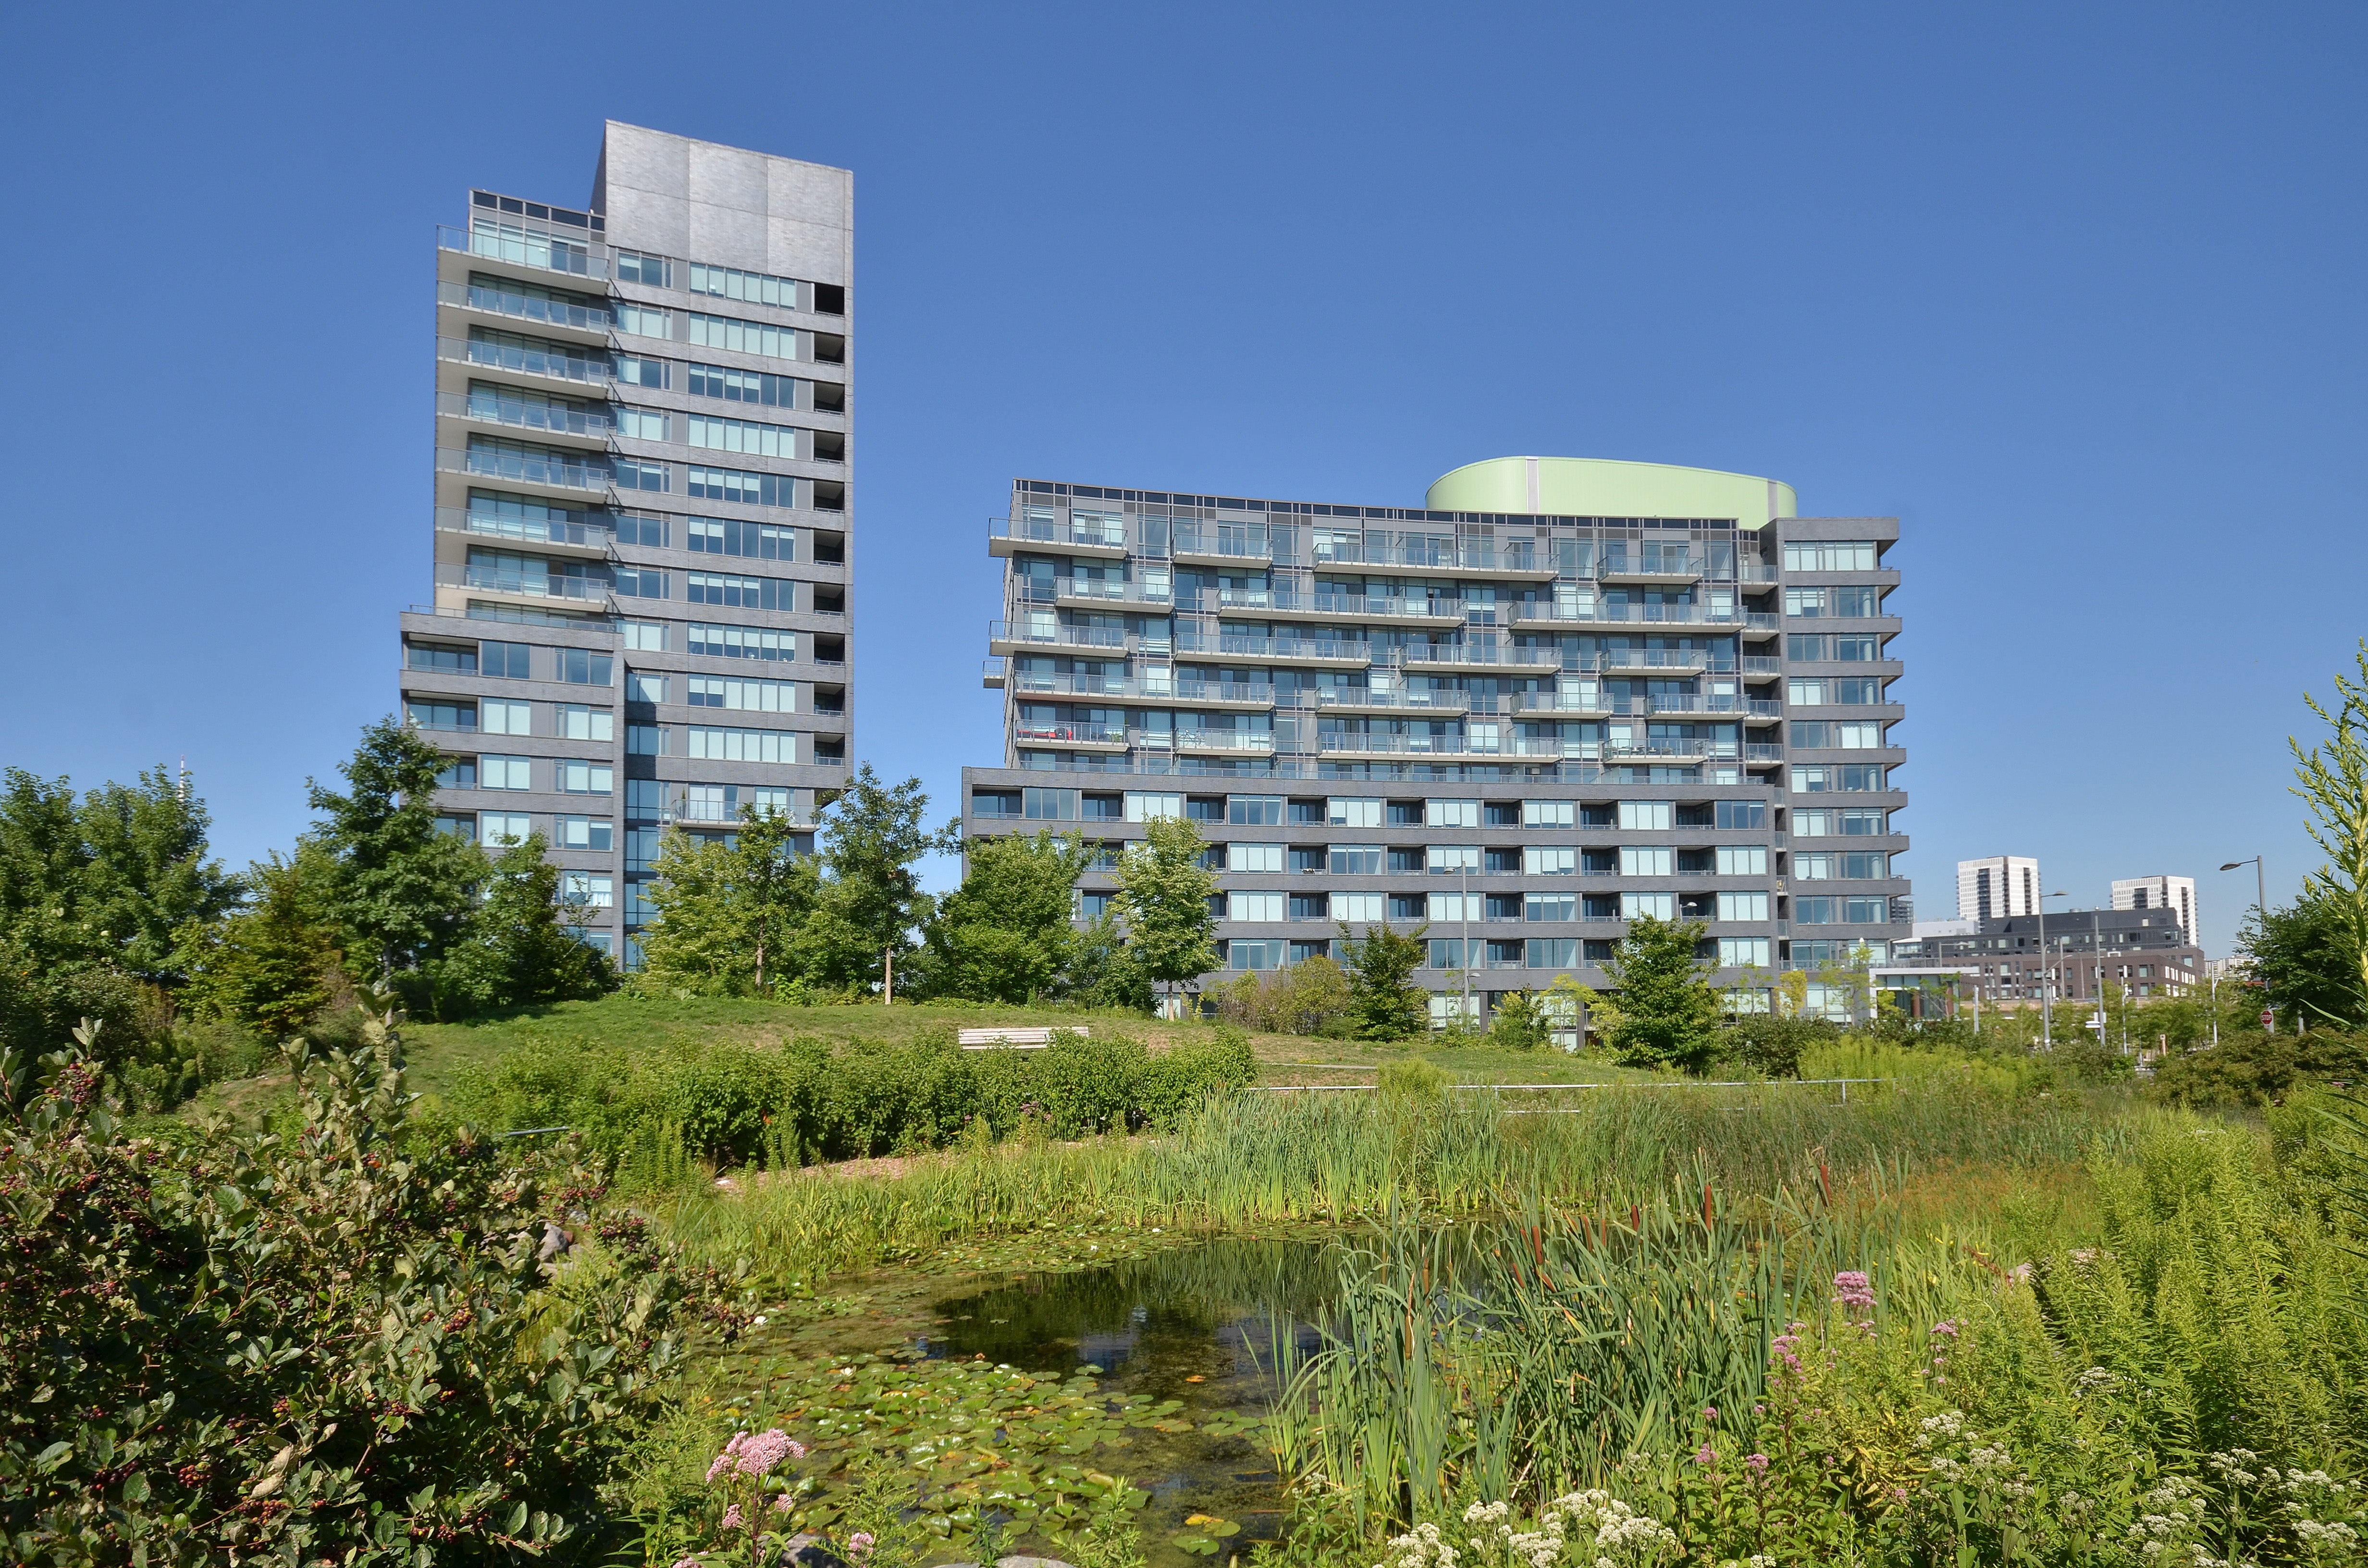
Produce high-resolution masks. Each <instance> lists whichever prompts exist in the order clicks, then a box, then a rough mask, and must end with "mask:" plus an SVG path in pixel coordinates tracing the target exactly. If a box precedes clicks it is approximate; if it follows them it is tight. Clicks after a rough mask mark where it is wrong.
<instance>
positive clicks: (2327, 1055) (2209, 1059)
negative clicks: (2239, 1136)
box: [2154, 1029, 2368, 1106]
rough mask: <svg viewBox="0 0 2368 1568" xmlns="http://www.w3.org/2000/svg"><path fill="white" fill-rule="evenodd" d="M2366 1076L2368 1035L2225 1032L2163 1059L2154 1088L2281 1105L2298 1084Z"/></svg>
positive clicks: (2183, 1100) (2163, 1093)
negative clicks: (2214, 1039)
mask: <svg viewBox="0 0 2368 1568" xmlns="http://www.w3.org/2000/svg"><path fill="white" fill-rule="evenodd" d="M2362 1081H2368V1037H2363V1036H2361V1035H2356V1034H2346V1033H2342V1032H2340V1031H2338V1030H2335V1029H2313V1030H2311V1031H2310V1033H2308V1034H2305V1035H2294V1034H2274V1035H2273V1034H2261V1033H2258V1032H2256V1033H2248V1034H2237V1035H2228V1036H2225V1037H2223V1039H2222V1040H2221V1042H2220V1043H2219V1044H2218V1045H2216V1046H2204V1047H2202V1048H2201V1049H2198V1050H2195V1051H2188V1052H2186V1053H2185V1054H2184V1055H2180V1056H2174V1057H2171V1058H2170V1059H2169V1060H2168V1061H2166V1062H2163V1063H2162V1065H2161V1066H2160V1067H2159V1068H2157V1070H2156V1072H2155V1081H2154V1088H2155V1093H2156V1094H2157V1096H2160V1097H2162V1098H2164V1099H2166V1100H2169V1101H2170V1102H2172V1103H2173V1104H2175V1105H2191V1106H2237V1105H2251V1106H2262V1105H2277V1104H2281V1103H2283V1101H2284V1100H2285V1099H2286V1098H2287V1096H2290V1095H2292V1094H2294V1092H2295V1091H2296V1090H2297V1089H2305V1088H2312V1087H2327V1086H2329V1085H2346V1086H2350V1085H2359V1084H2360V1083H2362Z"/></svg>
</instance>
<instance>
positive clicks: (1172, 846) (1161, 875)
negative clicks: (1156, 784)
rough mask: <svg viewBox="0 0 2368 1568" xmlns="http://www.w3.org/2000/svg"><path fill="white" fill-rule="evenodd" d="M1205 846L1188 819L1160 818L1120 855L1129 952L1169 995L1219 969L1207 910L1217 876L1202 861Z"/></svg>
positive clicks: (1212, 917) (1121, 897)
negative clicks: (1176, 989)
mask: <svg viewBox="0 0 2368 1568" xmlns="http://www.w3.org/2000/svg"><path fill="white" fill-rule="evenodd" d="M1204 847H1206V846H1204V845H1203V844H1202V843H1201V830H1200V829H1199V828H1197V827H1194V826H1193V825H1192V824H1190V822H1188V821H1186V820H1185V819H1184V818H1182V817H1159V818H1156V819H1155V820H1153V821H1152V822H1150V823H1147V824H1144V836H1143V838H1142V839H1141V840H1139V841H1138V842H1136V843H1134V844H1133V845H1130V846H1128V847H1127V851H1126V853H1125V854H1123V855H1121V856H1120V857H1119V861H1118V897H1117V899H1116V901H1115V902H1116V903H1117V904H1118V907H1119V908H1120V910H1121V912H1123V914H1124V915H1125V919H1126V944H1127V950H1128V952H1129V953H1130V954H1131V955H1132V956H1133V960H1134V961H1135V963H1136V965H1137V966H1138V967H1140V968H1141V969H1142V971H1143V972H1144V974H1145V975H1147V976H1149V977H1150V978H1151V979H1152V980H1154V981H1156V982H1157V983H1160V984H1163V985H1166V986H1167V987H1168V988H1169V994H1171V995H1172V994H1174V988H1175V987H1176V986H1178V985H1179V984H1182V983H1185V982H1187V981H1197V980H1198V979H1200V978H1201V976H1202V975H1204V974H1206V973H1208V972H1209V971H1211V970H1212V969H1214V968H1216V967H1217V944H1216V939H1215V932H1216V928H1217V917H1216V916H1215V915H1213V914H1212V913H1211V912H1210V909H1209V901H1210V900H1211V899H1212V898H1214V897H1216V896H1217V879H1216V878H1215V877H1214V876H1212V875H1211V874H1210V873H1209V871H1208V870H1207V869H1204V868H1203V867H1202V866H1201V850H1202V849H1203V848H1204Z"/></svg>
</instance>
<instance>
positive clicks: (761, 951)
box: [757, 941, 765, 996]
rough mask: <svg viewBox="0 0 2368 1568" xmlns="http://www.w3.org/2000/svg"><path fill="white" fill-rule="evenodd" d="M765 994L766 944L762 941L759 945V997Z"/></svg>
mask: <svg viewBox="0 0 2368 1568" xmlns="http://www.w3.org/2000/svg"><path fill="white" fill-rule="evenodd" d="M763 994H765V944H764V943H763V942H762V941H759V942H758V943H757V995H759V996H762V995H763Z"/></svg>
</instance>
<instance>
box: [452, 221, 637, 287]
mask: <svg viewBox="0 0 2368 1568" xmlns="http://www.w3.org/2000/svg"><path fill="white" fill-rule="evenodd" d="M436 247H437V248H438V250H450V251H459V252H461V254H462V255H464V256H476V257H478V258H480V259H482V260H484V261H497V262H504V263H507V265H509V266H511V267H532V268H534V269H535V270H536V271H539V272H557V273H563V274H564V275H566V276H568V277H570V278H601V279H604V280H605V279H606V278H608V277H609V247H608V246H607V245H604V244H598V243H597V242H592V241H588V240H580V239H575V238H573V237H571V236H569V235H565V234H552V233H540V232H538V231H535V230H531V229H529V228H527V227H526V226H525V225H524V224H523V223H518V222H495V220H492V219H489V218H481V219H479V220H478V221H477V222H476V224H475V226H474V228H473V229H456V228H454V227H452V226H451V225H450V224H449V223H438V224H437V225H436Z"/></svg>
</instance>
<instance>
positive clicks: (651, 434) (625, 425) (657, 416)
mask: <svg viewBox="0 0 2368 1568" xmlns="http://www.w3.org/2000/svg"><path fill="white" fill-rule="evenodd" d="M617 434H618V435H620V436H624V437H631V438H632V439H633V440H636V441H663V440H665V439H666V415H664V414H662V413H660V412H659V411H657V410H656V409H652V408H632V407H620V409H618V411H617Z"/></svg>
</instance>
